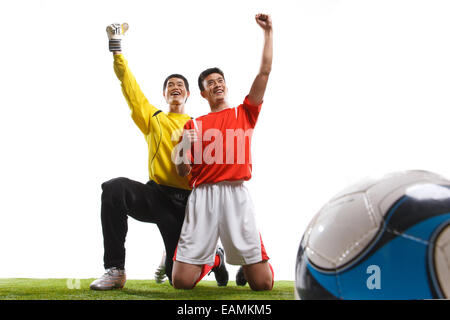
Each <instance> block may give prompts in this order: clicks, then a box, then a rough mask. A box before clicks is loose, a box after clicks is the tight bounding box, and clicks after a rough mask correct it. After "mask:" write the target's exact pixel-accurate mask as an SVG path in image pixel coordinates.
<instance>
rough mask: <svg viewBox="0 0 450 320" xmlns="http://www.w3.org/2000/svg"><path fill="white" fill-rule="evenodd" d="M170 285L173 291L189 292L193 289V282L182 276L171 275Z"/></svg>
mask: <svg viewBox="0 0 450 320" xmlns="http://www.w3.org/2000/svg"><path fill="white" fill-rule="evenodd" d="M172 285H173V287H174V288H175V289H183V290H191V289H193V288H194V287H195V282H194V281H192V279H188V278H186V277H183V276H182V275H177V274H173V275H172Z"/></svg>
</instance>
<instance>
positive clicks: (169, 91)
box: [164, 77, 189, 105]
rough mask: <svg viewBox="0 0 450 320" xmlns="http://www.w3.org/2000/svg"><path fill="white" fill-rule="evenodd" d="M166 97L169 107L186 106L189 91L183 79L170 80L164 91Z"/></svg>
mask: <svg viewBox="0 0 450 320" xmlns="http://www.w3.org/2000/svg"><path fill="white" fill-rule="evenodd" d="M164 97H165V98H166V101H167V103H168V104H169V105H180V104H184V103H185V102H186V99H187V98H188V97H189V91H188V90H187V89H186V85H185V83H184V81H183V79H180V78H175V77H173V78H169V80H168V81H167V85H166V88H165V89H164Z"/></svg>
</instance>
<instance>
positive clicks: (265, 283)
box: [248, 277, 273, 291]
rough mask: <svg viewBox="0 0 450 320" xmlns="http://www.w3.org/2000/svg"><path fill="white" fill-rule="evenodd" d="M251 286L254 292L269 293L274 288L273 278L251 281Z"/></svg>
mask: <svg viewBox="0 0 450 320" xmlns="http://www.w3.org/2000/svg"><path fill="white" fill-rule="evenodd" d="M248 284H249V286H250V288H251V289H252V290H253V291H269V290H272V288H273V281H272V278H271V277H270V278H267V279H261V280H253V281H249V283H248Z"/></svg>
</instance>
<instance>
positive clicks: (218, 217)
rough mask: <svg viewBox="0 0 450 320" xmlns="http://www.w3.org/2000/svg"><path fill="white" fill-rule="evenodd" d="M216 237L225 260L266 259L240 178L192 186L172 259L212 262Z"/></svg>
mask: <svg viewBox="0 0 450 320" xmlns="http://www.w3.org/2000/svg"><path fill="white" fill-rule="evenodd" d="M219 238H220V241H221V242H222V245H223V247H224V250H225V256H226V261H227V263H228V264H232V265H247V264H253V263H258V262H261V261H263V260H264V261H265V260H269V257H268V256H267V254H266V250H265V248H264V245H263V243H262V240H261V236H260V234H259V232H258V229H257V227H256V220H255V215H254V207H253V202H252V200H251V198H250V194H249V192H248V190H247V188H246V187H245V185H244V183H243V182H242V181H231V182H230V181H225V182H219V183H215V184H202V185H200V186H198V187H196V188H194V189H193V190H192V193H191V195H190V196H189V200H188V203H187V206H186V215H185V218H184V223H183V228H182V230H181V235H180V240H179V241H178V247H177V250H176V251H175V256H174V260H176V261H180V262H185V263H190V264H196V265H203V264H208V265H213V264H214V258H215V254H216V246H217V241H218V239H219Z"/></svg>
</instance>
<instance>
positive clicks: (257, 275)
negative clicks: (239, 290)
mask: <svg viewBox="0 0 450 320" xmlns="http://www.w3.org/2000/svg"><path fill="white" fill-rule="evenodd" d="M243 268H244V275H245V278H246V279H247V282H248V284H249V286H250V288H251V289H252V290H254V291H265V290H272V287H273V272H272V270H271V267H270V265H269V264H268V262H267V261H263V262H259V263H255V264H253V265H246V266H243Z"/></svg>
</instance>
